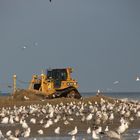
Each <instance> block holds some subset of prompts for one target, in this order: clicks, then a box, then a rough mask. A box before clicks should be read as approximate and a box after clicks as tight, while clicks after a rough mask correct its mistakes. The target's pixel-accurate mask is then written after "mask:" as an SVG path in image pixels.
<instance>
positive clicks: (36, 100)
mask: <svg viewBox="0 0 140 140" xmlns="http://www.w3.org/2000/svg"><path fill="white" fill-rule="evenodd" d="M25 96H26V97H27V98H28V99H25ZM101 99H104V100H105V101H106V102H109V103H111V104H114V103H116V101H118V103H117V104H116V105H119V104H120V103H121V102H122V101H121V100H118V99H114V98H111V97H107V96H104V95H98V96H93V97H87V98H82V99H71V98H57V99H44V98H43V96H38V95H37V96H36V95H33V94H29V93H27V92H25V91H24V90H23V91H22V92H21V93H20V94H17V95H14V96H7V97H0V109H2V108H3V107H4V108H10V109H11V110H12V109H13V107H14V106H17V107H19V106H28V105H33V104H39V105H46V104H48V103H49V104H51V105H54V106H56V105H57V104H58V105H59V104H61V103H63V105H67V103H71V102H74V103H75V104H76V105H78V103H79V102H82V103H84V104H89V103H92V104H96V103H97V104H98V103H100V101H101ZM127 104H128V103H127ZM132 104H134V103H132ZM100 107H101V106H99V108H100ZM112 112H113V111H112ZM89 113H90V112H89V110H88V109H87V110H86V111H85V112H83V114H84V115H85V116H87V115H88V114H89ZM114 115H115V119H114V120H113V121H106V122H105V123H103V122H101V123H100V124H99V125H100V126H102V128H103V130H104V129H105V127H106V125H108V126H109V129H110V130H116V129H117V128H118V126H119V125H120V118H121V117H122V115H120V114H118V113H114ZM45 116H46V114H44V115H40V116H39V117H37V114H28V117H27V122H29V120H30V119H31V118H36V119H37V121H39V120H40V119H43V118H45ZM132 116H133V117H134V121H132V122H131V124H130V125H129V129H133V128H135V129H139V128H140V118H137V117H135V116H134V115H133V114H132ZM55 117H56V116H55ZM64 117H66V118H67V119H68V118H73V119H74V120H73V121H69V122H70V124H68V125H64V120H63V119H61V120H60V121H59V122H57V123H55V124H53V125H52V126H50V127H49V128H43V127H42V126H41V124H40V123H36V124H32V123H29V127H30V128H31V135H30V137H39V135H38V133H37V131H38V130H39V129H42V130H43V131H44V134H43V135H41V137H46V136H57V134H55V133H54V129H55V128H57V127H58V126H59V127H60V128H61V130H60V132H61V136H63V135H64V136H66V135H67V134H68V132H69V131H71V130H72V129H74V127H75V126H77V127H78V133H82V134H86V130H87V128H88V127H91V128H92V129H94V128H95V126H99V125H98V124H96V123H95V118H93V119H92V120H90V121H83V122H82V121H81V116H76V111H75V112H74V113H73V114H71V115H68V114H66V113H62V114H61V118H64ZM1 119H2V117H0V121H1ZM127 119H128V118H127ZM44 120H45V119H44ZM46 121H47V119H46ZM16 129H20V131H23V129H22V127H21V125H20V124H19V123H15V124H1V123H0V130H2V132H3V133H4V134H6V132H7V131H8V130H12V133H13V134H14V132H15V130H16Z"/></svg>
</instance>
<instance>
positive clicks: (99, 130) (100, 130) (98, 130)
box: [95, 126, 102, 134]
mask: <svg viewBox="0 0 140 140" xmlns="http://www.w3.org/2000/svg"><path fill="white" fill-rule="evenodd" d="M95 132H96V134H99V133H100V132H102V127H101V126H99V127H98V128H97V129H96V130H95Z"/></svg>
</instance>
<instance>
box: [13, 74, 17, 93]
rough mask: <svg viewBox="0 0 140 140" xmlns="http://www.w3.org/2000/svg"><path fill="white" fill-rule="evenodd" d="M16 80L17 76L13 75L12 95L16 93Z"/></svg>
mask: <svg viewBox="0 0 140 140" xmlns="http://www.w3.org/2000/svg"><path fill="white" fill-rule="evenodd" d="M16 78H17V76H16V75H15V74H14V75H13V94H14V93H15V92H16V88H17V87H16Z"/></svg>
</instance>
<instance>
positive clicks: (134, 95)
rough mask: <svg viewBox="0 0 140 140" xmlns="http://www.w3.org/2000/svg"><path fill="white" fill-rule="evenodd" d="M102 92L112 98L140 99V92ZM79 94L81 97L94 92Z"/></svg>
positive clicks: (88, 95)
mask: <svg viewBox="0 0 140 140" xmlns="http://www.w3.org/2000/svg"><path fill="white" fill-rule="evenodd" d="M102 94H103V95H105V96H110V97H112V98H117V99H124V98H127V99H128V100H138V101H140V92H105V93H102ZM81 95H82V96H83V97H90V96H95V95H96V92H89V93H88V92H87V93H81Z"/></svg>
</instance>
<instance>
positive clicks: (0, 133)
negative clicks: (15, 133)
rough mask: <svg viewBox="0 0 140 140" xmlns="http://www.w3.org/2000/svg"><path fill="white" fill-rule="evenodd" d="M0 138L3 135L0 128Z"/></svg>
mask: <svg viewBox="0 0 140 140" xmlns="http://www.w3.org/2000/svg"><path fill="white" fill-rule="evenodd" d="M0 138H4V136H3V134H2V132H1V130H0Z"/></svg>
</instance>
